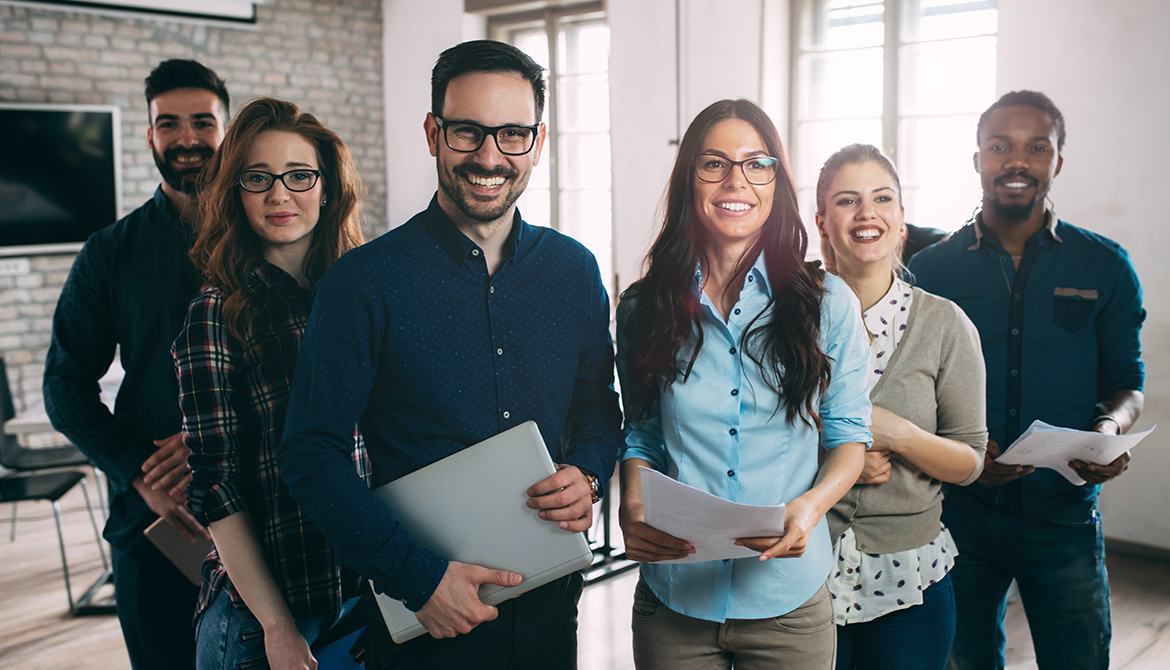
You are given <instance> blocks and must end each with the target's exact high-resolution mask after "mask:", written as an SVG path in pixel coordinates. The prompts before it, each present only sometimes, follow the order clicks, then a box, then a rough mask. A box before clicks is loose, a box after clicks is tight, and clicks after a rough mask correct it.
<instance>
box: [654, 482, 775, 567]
mask: <svg viewBox="0 0 1170 670" xmlns="http://www.w3.org/2000/svg"><path fill="white" fill-rule="evenodd" d="M641 470H642V472H641V479H642V508H643V511H644V512H645V515H646V525H648V526H650V527H651V528H654V529H656V530H660V531H662V532H664V533H668V534H670V535H673V536H675V537H677V538H679V539H682V540H686V541H687V542H690V543H691V545H692V546H694V548H695V553H693V554H691V555H690V556H688V557H686V558H680V559H678V560H674V561H660V562H659V564H669V563H699V562H701V561H719V560H723V559H725V558H753V557H756V556H759V555H760V553H759V552H757V551H753V550H751V549H748V548H747V547H739V546H736V544H735V541H736V540H737V539H739V538H741V537H779V536H781V535H783V534H784V505H778V506H775V507H763V506H760V505H743V504H741V503H735V502H731V501H730V500H724V499H722V498H719V497H716V496H713V495H711V494H710V493H707V492H706V491H700V490H699V489H697V488H695V487H693V486H687V485H686V484H683V483H682V482H679V481H677V480H674V479H671V478H670V477H667V476H666V475H664V474H662V473H661V472H658V471H657V470H651V469H650V468H647V467H642V468H641Z"/></svg>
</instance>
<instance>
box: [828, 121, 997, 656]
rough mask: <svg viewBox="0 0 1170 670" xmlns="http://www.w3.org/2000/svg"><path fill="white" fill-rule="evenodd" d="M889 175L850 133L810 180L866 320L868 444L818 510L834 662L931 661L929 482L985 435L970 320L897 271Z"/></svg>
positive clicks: (940, 541)
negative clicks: (828, 556)
mask: <svg viewBox="0 0 1170 670" xmlns="http://www.w3.org/2000/svg"><path fill="white" fill-rule="evenodd" d="M904 216H905V215H904V212H903V210H902V186H901V183H900V182H899V180H898V173H897V171H895V170H894V166H893V164H892V163H891V162H890V160H889V159H888V158H886V156H885V155H884V154H882V152H881V151H879V150H878V149H877V148H876V147H873V146H870V145H868V144H851V145H849V146H847V147H845V148H843V149H841V150H840V151H838V152H837V153H835V154H833V155H832V156H830V157H829V160H827V161H825V166H824V167H823V168H821V174H820V178H819V179H818V180H817V215H816V222H817V228H818V229H819V231H820V234H821V249H822V250H823V252H824V257H825V264H826V266H827V268H828V270H829V272H832V273H833V274H836V275H837V276H839V277H841V278H842V279H844V280H845V283H847V284H849V287H850V288H852V289H853V291H854V293H856V294H857V297H858V299H860V301H861V307H862V309H863V310H864V320H865V325H866V328H867V329H868V330H869V333H870V365H869V369H868V372H867V376H868V377H869V383H870V393H869V395H870V400H871V401H872V402H873V415H872V416H873V424H872V428H871V430H872V432H873V448H872V449H870V450H869V452H868V453H867V454H866V465H865V469H864V470H863V471H862V474H861V478H860V479H859V480H858V483H857V485H855V486H854V487H853V489H852V490H850V491H849V493H847V494H845V497H844V498H842V499H841V501H840V502H838V503H837V504H836V505H835V506H834V507H833V509H832V510H831V511H830V512H829V517H828V518H829V530H830V532H831V533H832V537H833V543H834V545H835V549H836V550H835V551H834V554H835V555H836V561H837V565H836V567H834V569H833V571H832V572H831V573H830V574H829V590H830V592H831V593H832V594H833V610H834V615H835V618H836V621H837V625H838V626H839V628H838V629H837V668H838V669H839V670H854V669H857V670H886V669H887V668H889V669H893V668H916V669H921V670H932V669H934V670H942V668H943V667H945V666H946V664H947V656H948V655H949V653H950V649H951V642H952V641H953V640H954V637H955V596H954V592H953V590H952V588H951V580H950V575H949V571H950V568H951V566H953V565H954V564H955V555H956V554H957V550H956V549H955V543H954V540H952V539H951V534H950V532H949V531H948V530H947V529H946V527H945V526H943V525H942V522H941V520H940V517H941V515H942V500H943V494H942V483H943V482H949V483H951V484H958V485H964V486H965V485H967V484H970V483H971V482H973V481H975V480H976V479H978V478H979V474H980V473H981V472H982V471H983V452H984V451H985V450H986V448H987V425H986V421H985V413H986V410H985V407H986V406H985V403H984V390H985V388H984V387H985V370H984V365H983V353H982V350H981V349H980V345H979V332H978V331H977V330H976V329H975V325H974V324H972V323H971V320H970V319H968V318H967V316H966V315H965V314H963V310H961V309H959V307H958V305H956V304H955V303H953V302H951V301H949V300H946V299H945V298H940V297H938V296H936V295H933V294H930V293H926V292H925V291H923V290H921V289H919V288H914V287H911V286H910V285H908V284H906V283H905V282H904V281H902V280H901V279H900V278H899V276H900V275H901V274H902V270H903V269H904V268H902V264H901V258H902V244H903V236H904V234H905V227H904Z"/></svg>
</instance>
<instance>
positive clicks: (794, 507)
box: [735, 494, 825, 561]
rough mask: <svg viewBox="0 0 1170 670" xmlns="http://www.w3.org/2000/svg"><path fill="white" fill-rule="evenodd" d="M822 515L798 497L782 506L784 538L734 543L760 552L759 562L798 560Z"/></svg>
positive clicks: (746, 540) (814, 506) (748, 539)
mask: <svg viewBox="0 0 1170 670" xmlns="http://www.w3.org/2000/svg"><path fill="white" fill-rule="evenodd" d="M806 495H807V494H806ZM824 515H825V514H824V512H822V511H820V510H819V509H818V507H817V505H815V504H814V503H813V502H812V501H810V500H809V499H807V498H806V497H805V496H800V497H799V498H796V499H795V500H793V501H791V502H789V503H788V504H787V505H785V506H784V537H741V538H740V539H738V540H736V541H735V543H736V544H737V545H739V546H741V547H747V548H748V549H751V550H753V551H758V552H761V553H760V560H761V561H766V560H768V559H772V558H800V557H801V556H803V555H804V550H805V548H806V547H807V546H808V537H809V535H811V534H812V530H813V528H815V527H816V525H817V524H818V523H820V522H821V517H823V516H824Z"/></svg>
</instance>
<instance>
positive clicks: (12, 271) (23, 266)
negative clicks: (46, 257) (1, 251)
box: [0, 258, 30, 277]
mask: <svg viewBox="0 0 1170 670" xmlns="http://www.w3.org/2000/svg"><path fill="white" fill-rule="evenodd" d="M29 269H30V266H29V263H28V259H27V258H0V277H12V276H16V275H26V274H28V273H29Z"/></svg>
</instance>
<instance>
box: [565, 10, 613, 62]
mask: <svg viewBox="0 0 1170 670" xmlns="http://www.w3.org/2000/svg"><path fill="white" fill-rule="evenodd" d="M558 42H559V44H558V45H557V46H558V48H559V50H558V51H557V57H558V59H559V61H560V62H559V65H560V67H561V71H560V73H559V74H562V75H568V74H587V73H594V72H600V73H605V72H607V71H608V70H609V26H607V25H605V24H604V23H594V22H590V23H562V24H561V34H560V39H559V40H558Z"/></svg>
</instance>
